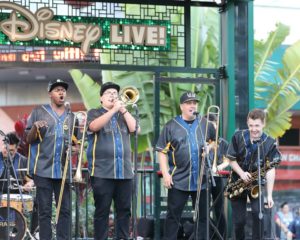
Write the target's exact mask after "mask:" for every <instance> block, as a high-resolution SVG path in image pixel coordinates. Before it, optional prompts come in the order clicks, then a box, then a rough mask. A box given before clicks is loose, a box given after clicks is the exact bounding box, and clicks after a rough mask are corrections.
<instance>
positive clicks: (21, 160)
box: [0, 132, 33, 193]
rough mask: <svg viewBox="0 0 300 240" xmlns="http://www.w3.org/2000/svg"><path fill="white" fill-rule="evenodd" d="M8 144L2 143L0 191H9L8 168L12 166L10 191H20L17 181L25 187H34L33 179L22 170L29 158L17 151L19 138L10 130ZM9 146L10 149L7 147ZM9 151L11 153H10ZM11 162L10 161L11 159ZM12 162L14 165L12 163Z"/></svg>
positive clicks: (7, 137) (7, 136)
mask: <svg viewBox="0 0 300 240" xmlns="http://www.w3.org/2000/svg"><path fill="white" fill-rule="evenodd" d="M6 139H7V144H8V145H6V144H3V145H2V152H0V178H1V179H0V180H1V182H0V184H1V187H0V193H6V192H7V184H6V183H7V182H6V181H7V177H8V176H7V168H8V166H11V168H10V179H11V189H10V193H19V190H21V189H18V188H17V186H18V185H17V184H16V181H19V183H20V184H21V185H22V184H24V186H23V188H25V189H26V190H28V189H30V188H31V187H33V180H31V179H30V178H28V177H27V176H26V171H22V170H24V169H26V167H27V158H25V157H24V156H23V155H21V154H20V153H18V152H17V150H18V145H19V142H20V140H19V138H18V137H17V135H16V134H15V133H14V132H10V133H7V134H6ZM7 147H8V149H7ZM8 152H9V153H8ZM9 157H10V158H11V159H10V158H9ZM9 159H10V160H11V162H8V161H10V160H9ZM11 164H12V165H11Z"/></svg>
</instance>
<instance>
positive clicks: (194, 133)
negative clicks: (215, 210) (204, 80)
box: [156, 92, 215, 240]
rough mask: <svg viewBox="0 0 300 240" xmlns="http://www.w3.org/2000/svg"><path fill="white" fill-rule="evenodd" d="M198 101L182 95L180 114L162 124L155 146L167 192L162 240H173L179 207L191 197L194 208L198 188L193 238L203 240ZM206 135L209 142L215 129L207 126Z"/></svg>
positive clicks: (202, 130) (204, 206)
mask: <svg viewBox="0 0 300 240" xmlns="http://www.w3.org/2000/svg"><path fill="white" fill-rule="evenodd" d="M198 102H199V100H198V99H197V97H196V94H195V93H194V92H185V93H184V94H182V95H181V97H180V110H181V115H179V116H176V117H175V118H173V119H171V120H170V121H169V122H167V123H166V125H165V126H164V128H163V130H162V132H161V134H160V136H159V139H158V142H157V144H156V151H157V152H158V159H159V164H160V169H161V171H162V175H163V184H164V186H165V187H166V188H167V189H168V200H167V216H166V220H165V226H164V239H165V240H175V239H177V233H178V229H179V226H180V219H181V214H182V211H183V208H184V206H185V204H186V202H187V200H188V197H189V196H191V197H192V202H193V206H195V202H196V196H197V190H198V188H199V190H201V194H200V201H199V214H198V223H197V224H195V229H197V230H198V231H197V232H196V235H197V236H196V237H195V239H197V240H199V239H206V226H207V225H206V224H207V219H206V210H207V206H208V205H207V204H208V203H207V201H206V195H207V194H206V191H205V189H206V183H205V182H206V178H205V177H203V180H202V185H201V186H198V185H197V184H198V177H199V171H200V165H201V159H202V157H201V156H202V153H203V147H204V145H205V144H206V143H205V142H204V138H205V137H204V135H205V132H206V131H205V128H206V125H207V120H206V119H205V118H203V117H201V116H198V117H197V116H196V115H195V112H197V108H198ZM207 133H208V134H207V140H208V139H211V140H213V139H214V137H215V130H214V128H213V126H212V125H211V124H209V125H208V129H207Z"/></svg>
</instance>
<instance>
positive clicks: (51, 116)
mask: <svg viewBox="0 0 300 240" xmlns="http://www.w3.org/2000/svg"><path fill="white" fill-rule="evenodd" d="M73 117H74V115H73V113H71V114H68V112H67V111H65V112H64V113H63V114H62V115H61V116H58V115H57V114H56V112H55V111H53V110H52V108H51V106H50V104H46V105H43V106H39V107H36V108H35V109H34V110H33V111H32V113H31V114H30V116H29V118H28V121H27V127H26V130H27V131H29V130H30V129H31V128H32V126H33V124H34V123H35V122H36V121H42V120H44V121H46V122H47V125H48V126H47V127H43V128H41V129H40V130H39V131H38V138H37V140H36V141H35V142H33V143H31V144H30V146H29V147H30V151H29V157H28V158H29V160H30V161H29V165H28V169H29V171H30V175H32V174H34V175H37V176H40V177H46V178H52V179H61V178H62V175H63V169H64V166H65V160H66V151H67V146H68V144H67V142H68V136H69V135H68V132H69V128H71V131H72V129H73ZM69 119H70V122H69ZM67 176H69V174H67Z"/></svg>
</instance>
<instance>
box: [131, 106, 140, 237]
mask: <svg viewBox="0 0 300 240" xmlns="http://www.w3.org/2000/svg"><path fill="white" fill-rule="evenodd" d="M132 107H133V108H134V109H135V120H136V123H135V132H134V162H133V164H134V176H133V202H132V220H133V222H132V231H133V239H136V237H137V158H138V129H139V109H138V106H137V105H136V104H132Z"/></svg>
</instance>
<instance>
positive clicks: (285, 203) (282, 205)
mask: <svg viewBox="0 0 300 240" xmlns="http://www.w3.org/2000/svg"><path fill="white" fill-rule="evenodd" d="M285 205H288V202H283V203H281V205H280V208H283V207H284V206H285Z"/></svg>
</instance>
